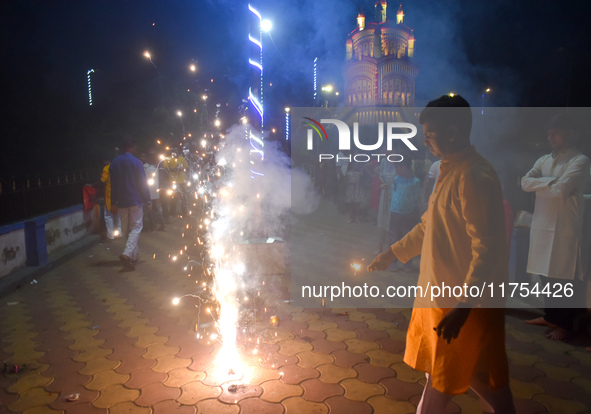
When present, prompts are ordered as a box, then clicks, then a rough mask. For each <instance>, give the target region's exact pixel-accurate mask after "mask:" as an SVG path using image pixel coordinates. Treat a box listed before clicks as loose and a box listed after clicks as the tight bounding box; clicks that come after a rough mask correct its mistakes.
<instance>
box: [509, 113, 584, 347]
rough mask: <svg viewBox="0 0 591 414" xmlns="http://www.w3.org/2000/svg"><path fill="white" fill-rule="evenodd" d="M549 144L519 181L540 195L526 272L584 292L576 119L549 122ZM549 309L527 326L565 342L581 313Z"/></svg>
mask: <svg viewBox="0 0 591 414" xmlns="http://www.w3.org/2000/svg"><path fill="white" fill-rule="evenodd" d="M548 141H549V142H550V146H551V147H552V153H551V154H548V155H544V156H543V157H541V158H540V159H538V160H537V161H536V163H535V164H534V166H533V168H532V169H531V170H530V171H529V172H528V173H527V174H526V175H525V176H524V177H523V178H522V180H521V187H522V188H523V190H524V191H527V192H535V193H536V204H535V208H534V215H533V220H532V226H531V236H530V246H529V258H528V263H527V272H528V273H531V274H537V275H542V276H545V277H547V278H548V279H547V281H548V282H550V283H552V284H554V283H555V282H562V283H565V282H571V283H573V284H574V289H576V290H579V289H581V290H582V286H579V284H580V282H581V280H582V278H583V272H582V267H581V263H582V262H581V236H582V222H583V207H584V201H583V190H584V188H585V185H586V183H587V180H588V179H589V159H588V158H587V157H586V156H585V155H583V154H581V152H580V151H579V150H577V149H576V148H575V147H574V130H573V126H572V120H570V118H569V117H567V116H565V115H559V116H556V117H554V118H553V119H552V120H551V122H550V126H549V129H548ZM546 305H547V308H546V309H545V314H544V316H543V317H540V318H537V319H533V320H531V321H528V323H532V324H534V325H542V326H547V327H550V328H552V330H551V331H550V332H549V333H548V335H547V337H548V338H550V339H557V340H564V339H565V338H566V337H567V336H568V334H569V333H570V331H572V329H573V322H574V319H575V318H576V316H577V314H578V312H579V311H578V309H576V308H556V307H555V304H554V306H552V305H551V306H548V305H549V302H547V304H546ZM575 305H576V304H575ZM579 306H580V304H579Z"/></svg>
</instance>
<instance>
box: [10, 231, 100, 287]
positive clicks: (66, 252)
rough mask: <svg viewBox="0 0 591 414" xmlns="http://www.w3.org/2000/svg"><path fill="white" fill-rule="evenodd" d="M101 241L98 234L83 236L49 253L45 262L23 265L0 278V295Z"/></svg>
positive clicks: (24, 283) (37, 276) (28, 281)
mask: <svg viewBox="0 0 591 414" xmlns="http://www.w3.org/2000/svg"><path fill="white" fill-rule="evenodd" d="M99 241H101V237H100V236H99V235H98V234H90V235H87V236H84V237H83V238H81V239H80V240H78V241H77V242H75V243H72V244H70V245H69V246H65V247H63V248H61V249H59V250H58V251H56V252H55V253H52V254H50V255H49V258H48V261H47V263H45V264H44V265H42V266H36V267H24V268H22V269H20V270H16V271H14V272H12V273H10V274H8V275H6V276H4V277H2V278H0V295H5V294H7V293H9V292H12V291H15V290H17V289H20V288H21V287H22V286H23V285H26V284H27V283H30V282H31V281H32V280H33V279H37V278H39V277H40V276H41V275H43V274H44V273H45V272H47V271H49V270H50V269H53V268H55V267H57V266H59V265H60V264H62V263H64V262H66V261H68V260H69V259H71V258H72V257H74V256H76V255H77V254H79V253H81V252H83V251H84V250H86V249H88V248H90V247H91V246H93V245H95V244H96V243H98V242H99Z"/></svg>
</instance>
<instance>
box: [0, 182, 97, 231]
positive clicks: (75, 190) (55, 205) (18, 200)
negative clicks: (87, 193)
mask: <svg viewBox="0 0 591 414" xmlns="http://www.w3.org/2000/svg"><path fill="white" fill-rule="evenodd" d="M97 180H98V176H97V174H92V175H91V174H90V173H89V172H88V171H79V172H75V173H65V174H60V175H45V176H41V175H37V176H33V177H24V178H21V179H16V178H10V179H7V180H3V179H0V225H5V224H9V223H13V222H18V221H23V220H27V219H30V218H32V217H36V216H39V215H42V214H46V213H49V212H51V211H55V210H59V209H62V208H66V207H71V206H74V205H76V204H82V203H83V195H82V188H83V186H84V184H89V183H92V182H94V181H97Z"/></svg>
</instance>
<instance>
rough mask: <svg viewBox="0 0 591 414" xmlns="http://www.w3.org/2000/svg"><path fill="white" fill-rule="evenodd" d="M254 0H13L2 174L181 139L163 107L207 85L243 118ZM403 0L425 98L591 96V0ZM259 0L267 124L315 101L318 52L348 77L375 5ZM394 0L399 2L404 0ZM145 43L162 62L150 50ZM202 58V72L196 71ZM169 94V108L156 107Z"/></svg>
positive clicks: (79, 163)
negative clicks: (350, 38) (362, 20)
mask: <svg viewBox="0 0 591 414" xmlns="http://www.w3.org/2000/svg"><path fill="white" fill-rule="evenodd" d="M247 4H248V3H247V2H245V1H233V0H221V1H213V0H211V1H208V0H108V1H107V0H101V1H99V0H86V1H79V0H71V1H62V0H38V1H33V0H6V1H3V2H2V3H1V5H0V19H1V24H0V31H1V36H2V37H1V38H2V43H1V47H2V65H1V67H0V71H1V74H2V76H1V82H2V97H3V99H2V109H1V114H2V120H1V122H0V124H1V125H0V128H1V129H0V133H1V135H2V147H3V148H2V150H1V151H0V153H1V154H2V155H1V157H0V168H1V169H0V173H1V176H0V177H1V178H2V179H6V178H7V177H19V176H24V175H32V174H43V173H46V172H47V171H50V170H51V171H55V170H57V169H60V170H72V171H73V170H75V169H80V168H84V167H86V166H88V165H94V164H93V163H96V162H97V161H98V159H99V158H100V156H104V155H105V154H108V153H109V151H110V150H111V148H112V147H113V146H114V145H115V144H116V143H117V142H118V140H120V138H121V136H122V135H123V134H125V133H130V134H132V135H134V136H137V138H138V139H140V140H143V141H145V142H146V143H148V142H153V140H154V139H155V138H164V139H165V140H166V139H169V140H171V141H172V140H174V138H175V137H176V136H178V134H179V128H180V127H179V126H178V125H176V123H175V120H174V119H173V118H172V117H171V115H170V114H169V113H167V111H168V112H170V113H176V111H177V110H182V111H183V113H189V112H190V111H192V107H193V106H195V105H194V103H193V102H194V101H195V96H200V95H201V93H202V92H203V91H204V90H205V89H208V90H209V92H208V93H209V94H210V96H211V101H210V102H211V104H212V105H213V104H214V103H217V102H219V103H222V109H223V113H222V114H223V115H222V116H223V119H224V121H225V123H227V124H228V125H229V124H230V123H232V122H234V121H235V120H236V119H237V117H238V114H237V108H238V106H239V105H240V103H241V100H242V99H243V98H244V97H245V96H246V94H247V88H248V79H249V75H248V64H247V50H248V48H247V47H248V40H247V34H248V8H247ZM402 4H403V7H404V11H405V15H406V17H405V23H406V24H408V25H409V26H410V27H412V28H413V29H414V33H415V37H416V39H417V41H416V52H415V53H416V54H415V63H416V64H417V65H418V66H419V70H420V72H419V76H418V78H417V97H416V101H417V105H418V106H422V105H424V104H425V103H426V102H428V101H429V100H430V99H433V98H435V97H437V96H439V95H441V94H444V93H448V92H450V91H453V92H455V93H459V94H462V95H463V96H464V97H466V98H467V99H468V101H469V102H471V103H472V104H473V105H475V106H478V105H480V99H481V98H480V96H481V94H482V91H483V90H484V89H485V88H487V87H491V88H492V89H493V92H492V93H491V94H490V95H488V96H487V105H491V106H566V105H567V104H568V105H570V106H588V102H589V99H588V96H589V94H590V93H591V83H590V82H589V81H588V77H589V73H591V70H590V69H591V57H590V56H591V53H589V50H590V46H591V45H590V39H591V33H590V32H591V29H590V27H591V25H589V23H588V18H589V15H590V13H589V12H590V11H591V4H590V2H588V1H584V0H581V1H568V2H564V1H558V0H538V1H519V2H516V1H509V0H500V1H487V2H484V1H467V0H466V1H457V0H456V1H453V0H450V1H444V2H441V1H434V0H431V1H429V0H408V1H403V3H402ZM253 5H254V6H255V7H257V8H258V9H259V11H260V12H261V13H262V14H263V17H266V18H268V19H270V20H271V21H272V22H273V29H272V31H271V33H270V35H267V34H265V35H264V38H263V44H264V61H265V85H266V92H265V93H266V95H265V102H266V110H267V111H268V113H269V118H268V120H269V123H268V124H269V127H272V126H277V128H278V129H280V130H281V129H282V123H281V121H282V116H281V115H282V113H283V108H284V107H285V106H286V105H287V106H308V105H310V104H311V101H310V99H311V96H312V92H311V82H312V61H313V59H314V57H316V56H318V57H326V58H329V59H330V61H331V62H333V66H334V69H333V72H334V77H335V78H337V79H338V78H339V77H340V67H341V65H342V61H343V59H344V52H345V40H346V36H347V34H348V33H349V32H350V31H352V30H353V29H354V28H355V17H356V15H357V13H358V11H359V10H364V11H365V14H366V16H367V17H368V19H369V18H371V17H372V16H373V12H372V9H373V2H372V1H356V0H326V1H325V0H293V1H290V0H274V1H271V0H262V1H253ZM388 5H389V14H390V13H392V15H393V14H395V12H396V10H397V8H398V4H397V3H395V2H389V3H388ZM146 50H149V51H150V53H151V55H152V59H153V62H154V64H155V65H156V66H157V68H158V71H156V69H155V68H154V66H152V65H151V64H150V62H149V61H148V60H147V59H146V58H145V57H144V56H143V53H144V51H146ZM192 62H195V63H196V65H197V67H198V71H197V73H191V72H190V71H189V70H188V67H189V65H190V64H191V63H192ZM91 68H93V69H94V70H95V71H96V73H95V74H93V97H94V106H93V107H89V106H88V92H87V86H86V72H87V70H88V69H91ZM158 73H160V76H161V78H160V82H161V83H162V86H163V90H164V99H162V96H161V94H160V89H159V79H158ZM212 78H213V80H214V82H213V83H211V79H212ZM269 83H273V86H272V87H270V86H269ZM187 89H190V90H191V92H186V90H187ZM163 100H164V105H163V108H161V111H160V112H158V111H157V110H156V111H155V109H156V108H157V107H158V106H160V105H161V103H162V101H163ZM226 103H227V106H226ZM210 110H212V109H211V108H210ZM159 117H161V119H160V118H159ZM163 125H168V126H163ZM167 128H168V129H167Z"/></svg>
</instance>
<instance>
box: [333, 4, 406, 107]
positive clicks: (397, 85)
mask: <svg viewBox="0 0 591 414" xmlns="http://www.w3.org/2000/svg"><path fill="white" fill-rule="evenodd" d="M386 10H387V3H386V1H385V0H378V1H376V3H375V16H376V21H375V22H367V21H366V19H365V16H364V14H363V13H359V15H358V16H357V28H355V30H353V31H352V32H351V33H350V34H349V37H348V39H347V42H346V61H345V65H344V67H343V77H344V83H345V103H346V105H348V106H413V105H414V102H415V79H416V77H417V73H418V68H417V67H416V66H415V65H414V63H413V62H412V58H413V56H414V46H415V45H414V43H415V38H414V34H413V31H412V29H411V28H410V27H408V26H406V25H405V24H404V11H403V10H402V5H400V8H399V9H398V11H397V13H396V21H392V20H388V18H387V15H386Z"/></svg>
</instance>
